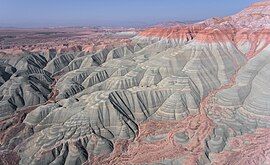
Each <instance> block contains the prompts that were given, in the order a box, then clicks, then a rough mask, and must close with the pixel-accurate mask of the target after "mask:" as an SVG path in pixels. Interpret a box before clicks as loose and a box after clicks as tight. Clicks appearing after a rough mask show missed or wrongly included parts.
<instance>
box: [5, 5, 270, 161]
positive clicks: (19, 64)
mask: <svg viewBox="0 0 270 165" xmlns="http://www.w3.org/2000/svg"><path fill="white" fill-rule="evenodd" d="M269 5H270V4H269V1H264V2H260V3H256V4H254V5H252V6H251V7H249V8H248V9H245V10H244V11H242V12H240V13H238V14H236V15H234V16H229V17H225V18H213V19H209V20H206V21H203V22H199V23H195V24H190V25H183V24H174V25H172V26H161V27H153V28H149V29H146V30H144V31H142V32H140V33H138V35H135V36H134V35H130V36H132V38H130V40H131V41H130V42H128V43H126V44H122V45H121V46H114V47H109V46H108V47H106V46H105V47H104V48H103V49H100V50H98V51H92V52H91V51H84V50H85V49H86V48H83V47H81V46H65V47H63V48H62V49H59V50H56V49H49V51H47V52H43V53H30V52H26V51H24V53H23V54H21V55H18V56H16V57H8V56H7V54H1V57H3V58H2V59H1V63H0V119H3V121H1V122H0V126H1V127H0V128H1V131H3V132H4V134H0V139H1V144H3V147H1V149H2V148H3V150H4V149H12V150H13V149H14V150H13V151H14V152H16V153H17V155H18V157H20V161H19V162H20V164H55V165H56V164H83V163H85V164H218V160H219V158H220V161H221V164H228V162H230V160H231V161H232V162H233V164H237V161H235V158H234V157H238V158H239V155H241V156H242V157H241V158H239V159H241V160H239V162H240V164H248V163H250V162H253V160H254V162H256V163H257V164H263V163H264V164H267V161H268V160H269V159H268V157H269V154H268V153H266V151H268V150H269V149H270V147H269V146H270V143H269V144H268V141H266V142H267V144H266V145H265V146H263V145H262V141H263V138H268V137H269V136H268V134H269V133H267V131H269V126H270V123H269V119H270V117H269V116H270V109H269V107H270V87H269V83H268V82H269V81H270V79H269V77H270V72H269V69H270V58H269V55H270V46H269V44H270V40H269V36H270V33H269V29H268V28H269V27H268V25H269V18H270V17H269V11H268V9H269ZM133 36H134V37H133ZM31 106H34V107H31ZM260 129H263V130H266V132H265V133H264V132H261V131H260ZM12 133H14V135H15V136H14V137H11V135H12ZM235 138H236V139H237V138H239V139H243V143H245V144H243V146H240V150H243V153H244V154H240V153H241V152H240V151H239V150H237V147H235V146H234V144H236V143H237V142H235ZM256 143H258V145H259V146H256V145H255V144H256ZM252 148H254V150H252ZM255 150H256V151H258V153H256V151H255ZM248 152H250V153H252V154H253V155H254V156H253V155H252V156H250V155H249V153H248ZM1 155H4V156H5V155H7V156H9V155H10V153H3V154H0V156H1ZM227 155H229V156H228V158H226V156H227ZM247 155H249V156H247ZM256 163H255V164H256Z"/></svg>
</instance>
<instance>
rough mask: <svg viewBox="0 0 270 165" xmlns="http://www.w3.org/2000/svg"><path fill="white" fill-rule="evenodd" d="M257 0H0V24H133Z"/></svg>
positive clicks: (196, 16) (226, 10) (220, 12)
mask: <svg viewBox="0 0 270 165" xmlns="http://www.w3.org/2000/svg"><path fill="white" fill-rule="evenodd" d="M256 1H258V0H0V27H1V26H2V27H3V26H4V27H6V26H12V27H48V26H97V25H101V26H134V25H149V24H150V25H151V24H155V23H159V22H166V21H193V20H202V19H206V18H210V17H214V16H226V15H231V14H234V13H236V12H238V11H240V10H242V9H243V8H245V7H247V6H249V5H250V4H251V3H253V2H256Z"/></svg>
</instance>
